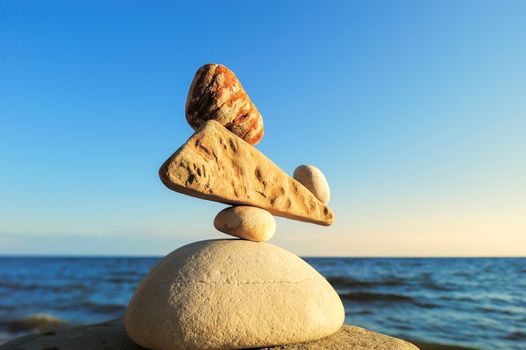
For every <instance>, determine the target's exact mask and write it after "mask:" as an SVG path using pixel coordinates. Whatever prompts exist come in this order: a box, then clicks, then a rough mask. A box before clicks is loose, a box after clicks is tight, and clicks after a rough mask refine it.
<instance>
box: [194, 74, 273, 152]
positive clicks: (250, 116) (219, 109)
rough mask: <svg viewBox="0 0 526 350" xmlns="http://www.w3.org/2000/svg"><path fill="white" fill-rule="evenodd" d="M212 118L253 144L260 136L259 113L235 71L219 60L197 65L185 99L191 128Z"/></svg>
mask: <svg viewBox="0 0 526 350" xmlns="http://www.w3.org/2000/svg"><path fill="white" fill-rule="evenodd" d="M211 119H212V120H215V121H217V122H219V123H220V124H221V125H223V126H224V127H226V128H227V129H228V130H230V131H232V132H233V133H234V134H236V135H237V136H239V137H241V138H242V139H243V140H245V141H246V142H248V143H250V144H252V145H254V144H256V143H258V142H259V141H260V140H261V138H262V137H263V133H264V127H263V118H262V117H261V114H260V113H259V111H258V110H257V108H256V106H254V104H253V103H252V101H251V100H250V98H249V97H248V95H247V93H246V92H245V90H244V89H243V86H241V83H240V82H239V80H238V79H237V77H236V75H235V74H234V72H232V71H231V70H230V69H228V68H227V67H225V66H223V65H221V64H205V65H204V66H202V67H201V68H199V70H198V71H197V73H196V74H195V77H194V80H193V82H192V85H191V86H190V90H189V91H188V98H187V100H186V120H187V121H188V123H189V124H190V126H191V127H192V128H194V129H198V128H199V127H200V126H201V125H202V124H203V123H204V122H206V121H207V120H211Z"/></svg>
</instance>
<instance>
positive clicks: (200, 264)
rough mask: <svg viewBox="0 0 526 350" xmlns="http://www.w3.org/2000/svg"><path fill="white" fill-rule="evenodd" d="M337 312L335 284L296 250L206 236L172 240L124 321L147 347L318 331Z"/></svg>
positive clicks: (277, 339) (287, 338) (332, 324)
mask: <svg viewBox="0 0 526 350" xmlns="http://www.w3.org/2000/svg"><path fill="white" fill-rule="evenodd" d="M344 316H345V313H344V309H343V305H342V302H341V300H340V298H339V296H338V294H337V293H336V291H335V290H334V289H333V288H332V287H331V285H330V284H329V283H328V282H327V281H326V280H325V278H323V277H322V276H321V275H320V274H319V273H318V272H317V271H316V270H314V269H313V268H312V267H311V266H310V265H309V264H307V263H306V262H305V261H303V260H302V259H300V258H298V257H297V256H296V255H294V254H292V253H290V252H288V251H286V250H283V249H281V248H278V247H276V246H273V245H271V244H268V243H256V242H250V241H245V240H238V239H233V240H212V241H201V242H196V243H192V244H189V245H187V246H184V247H182V248H179V249H177V250H176V251H174V252H172V253H171V254H169V255H168V256H167V257H165V258H164V259H162V260H161V261H160V262H159V263H158V264H157V265H156V266H155V267H154V268H153V269H152V270H151V271H150V273H149V274H148V275H147V276H146V277H145V278H144V279H143V280H142V282H141V284H140V285H139V287H138V288H137V290H136V291H135V294H134V295H133V297H132V299H131V301H130V304H129V306H128V309H127V311H126V316H125V328H126V332H127V334H128V335H129V337H130V338H131V339H132V340H133V341H134V342H135V343H137V344H139V345H141V346H143V347H146V348H149V349H159V350H197V349H244V348H254V347H264V346H272V345H285V344H292V343H299V342H304V341H309V340H314V339H319V338H322V337H325V336H328V335H331V334H333V333H335V332H336V331H338V329H339V328H340V327H341V325H342V324H343V321H344Z"/></svg>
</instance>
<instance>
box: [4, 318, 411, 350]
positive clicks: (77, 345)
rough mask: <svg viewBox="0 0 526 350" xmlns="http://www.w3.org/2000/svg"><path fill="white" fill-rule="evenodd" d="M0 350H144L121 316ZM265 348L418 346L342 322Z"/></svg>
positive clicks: (399, 349)
mask: <svg viewBox="0 0 526 350" xmlns="http://www.w3.org/2000/svg"><path fill="white" fill-rule="evenodd" d="M0 349H1V350H42V349H54V350H56V349H59V350H143V349H144V348H142V347H140V346H139V345H136V344H134V343H133V342H132V341H131V340H130V339H129V338H128V336H127V335H126V333H125V332H124V326H123V323H122V320H114V321H110V322H105V323H100V324H95V325H89V326H82V327H75V328H70V329H67V330H62V331H58V332H50V333H45V334H38V335H28V336H25V337H21V338H18V339H15V340H13V341H11V342H9V343H7V344H4V345H3V346H0ZM260 349H261V350H262V349H265V350H278V349H281V350H373V349H374V350H418V348H417V347H416V346H414V345H412V344H410V343H408V342H406V341H403V340H400V339H396V338H392V337H389V336H387V335H383V334H379V333H375V332H371V331H368V330H366V329H363V328H359V327H354V326H347V325H345V326H343V327H342V328H340V330H339V331H338V332H337V333H335V334H333V335H330V336H328V337H325V338H322V339H319V340H315V341H312V342H307V343H300V344H294V345H288V346H275V347H270V348H260Z"/></svg>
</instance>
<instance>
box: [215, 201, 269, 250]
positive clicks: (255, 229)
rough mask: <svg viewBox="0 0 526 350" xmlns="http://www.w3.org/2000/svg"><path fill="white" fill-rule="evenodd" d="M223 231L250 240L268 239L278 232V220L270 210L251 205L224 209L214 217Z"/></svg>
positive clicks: (216, 226)
mask: <svg viewBox="0 0 526 350" xmlns="http://www.w3.org/2000/svg"><path fill="white" fill-rule="evenodd" d="M214 226H215V228H216V229H218V230H219V231H221V232H224V233H226V234H229V235H232V236H236V237H239V238H243V239H248V240H249V241H255V242H264V241H268V240H269V239H270V238H272V236H274V232H276V220H274V217H273V216H272V214H270V213H269V212H268V211H266V210H264V209H261V208H256V207H249V206H236V207H230V208H226V209H223V210H221V211H220V212H219V214H217V216H216V218H215V219H214Z"/></svg>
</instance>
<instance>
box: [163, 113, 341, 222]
mask: <svg viewBox="0 0 526 350" xmlns="http://www.w3.org/2000/svg"><path fill="white" fill-rule="evenodd" d="M159 176H160V178H161V181H162V182H163V183H164V184H165V185H166V186H167V187H168V188H170V189H172V190H174V191H176V192H180V193H183V194H187V195H190V196H194V197H198V198H202V199H207V200H211V201H216V202H221V203H227V204H233V205H251V206H255V207H260V208H263V209H265V210H268V211H269V212H271V213H272V214H273V215H277V216H283V217H286V218H289V219H295V220H301V221H307V222H312V223H315V224H319V225H330V224H332V222H333V220H334V218H333V214H332V211H331V210H330V208H328V207H327V206H326V205H324V204H323V203H322V202H320V201H319V200H318V199H317V198H316V197H315V196H314V195H313V194H312V193H311V192H310V191H309V190H308V189H307V188H305V187H304V186H303V185H302V184H300V183H299V182H298V181H296V180H294V179H293V178H291V177H290V176H288V175H287V174H286V173H285V172H284V171H283V170H281V169H280V168H279V167H278V166H277V165H275V164H274V163H272V161H271V160H270V159H268V158H267V157H266V156H265V155H264V154H263V153H261V152H260V151H258V150H257V149H256V148H255V147H254V146H252V145H250V144H248V143H247V142H245V141H243V140H242V139H241V138H239V137H238V136H236V135H235V134H233V133H231V132H230V131H228V130H227V129H226V128H224V127H223V126H222V125H221V124H219V123H218V122H216V121H213V120H210V121H208V122H206V123H205V124H203V126H202V127H201V128H200V129H199V130H197V131H196V132H195V133H194V134H193V135H192V137H191V138H190V139H189V140H188V141H187V142H186V143H185V144H184V145H183V146H182V147H181V148H179V149H178V150H177V151H176V152H175V153H174V154H173V155H172V156H171V157H170V158H169V159H168V160H167V161H166V162H165V163H164V164H163V165H162V166H161V169H160V170H159Z"/></svg>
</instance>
